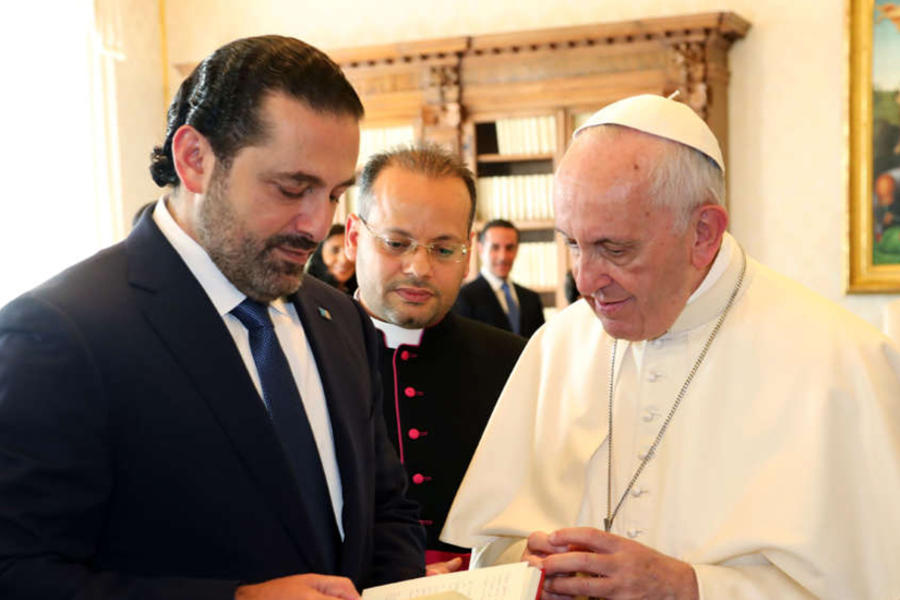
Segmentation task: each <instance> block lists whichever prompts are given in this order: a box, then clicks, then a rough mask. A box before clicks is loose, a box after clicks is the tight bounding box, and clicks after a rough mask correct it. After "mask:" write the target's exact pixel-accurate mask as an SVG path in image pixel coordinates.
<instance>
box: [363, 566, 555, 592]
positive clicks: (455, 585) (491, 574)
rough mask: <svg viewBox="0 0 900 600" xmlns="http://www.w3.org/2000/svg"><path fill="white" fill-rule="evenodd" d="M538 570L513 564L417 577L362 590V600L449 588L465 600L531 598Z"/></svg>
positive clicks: (536, 581)
mask: <svg viewBox="0 0 900 600" xmlns="http://www.w3.org/2000/svg"><path fill="white" fill-rule="evenodd" d="M540 579H541V572H540V570H538V569H536V568H534V567H531V566H529V565H528V563H524V562H521V563H513V564H508V565H500V566H496V567H486V568H484V569H475V570H473V571H462V572H459V573H448V574H446V575H434V576H432V577H420V578H418V579H410V580H408V581H400V582H397V583H391V584H388V585H381V586H378V587H374V588H369V589H367V590H363V594H362V597H363V600H415V599H419V598H422V597H423V596H431V595H434V594H438V593H440V592H447V591H453V592H457V593H458V594H462V595H463V596H464V597H466V598H468V600H533V599H534V597H535V596H536V595H537V586H538V584H539V583H540Z"/></svg>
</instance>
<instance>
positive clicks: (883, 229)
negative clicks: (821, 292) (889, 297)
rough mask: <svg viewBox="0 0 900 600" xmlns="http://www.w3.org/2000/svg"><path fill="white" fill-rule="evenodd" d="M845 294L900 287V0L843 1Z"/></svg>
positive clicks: (896, 289)
mask: <svg viewBox="0 0 900 600" xmlns="http://www.w3.org/2000/svg"><path fill="white" fill-rule="evenodd" d="M848 2H849V44H850V48H849V50H850V57H849V58H850V115H849V123H850V156H849V159H850V161H849V167H850V173H849V186H850V269H849V274H850V281H849V285H848V291H849V292H898V291H900V2H891V1H888V0H848Z"/></svg>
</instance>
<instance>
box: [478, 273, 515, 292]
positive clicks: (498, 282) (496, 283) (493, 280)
mask: <svg viewBox="0 0 900 600" xmlns="http://www.w3.org/2000/svg"><path fill="white" fill-rule="evenodd" d="M481 276H482V277H484V278H485V279H486V280H487V282H488V283H489V284H490V285H491V289H492V290H494V291H495V292H496V291H497V290H499V289H500V286H502V285H503V279H500V278H499V277H497V276H496V275H494V274H493V273H491V272H490V271H489V270H488V269H487V267H481ZM509 284H510V287H512V280H509Z"/></svg>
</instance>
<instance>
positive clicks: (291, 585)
mask: <svg viewBox="0 0 900 600" xmlns="http://www.w3.org/2000/svg"><path fill="white" fill-rule="evenodd" d="M270 599H271V600H358V599H359V593H357V591H356V588H355V587H354V586H353V582H352V581H350V580H349V579H347V578H346V577H333V576H331V575H316V574H315V573H306V574H305V575H291V576H289V577H279V578H278V579H270V580H269V581H264V582H262V583H256V584H253V585H242V586H240V587H238V588H237V590H235V593H234V600H270Z"/></svg>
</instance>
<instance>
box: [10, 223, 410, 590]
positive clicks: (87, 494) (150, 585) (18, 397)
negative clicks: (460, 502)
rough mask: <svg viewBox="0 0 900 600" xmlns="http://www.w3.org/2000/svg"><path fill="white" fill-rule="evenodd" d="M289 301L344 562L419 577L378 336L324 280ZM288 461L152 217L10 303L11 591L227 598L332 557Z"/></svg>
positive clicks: (369, 578) (370, 577)
mask: <svg viewBox="0 0 900 600" xmlns="http://www.w3.org/2000/svg"><path fill="white" fill-rule="evenodd" d="M292 300H293V302H294V305H295V306H296V308H297V312H298V314H299V316H300V319H301V321H302V322H303V326H304V330H305V333H306V336H307V337H308V339H309V341H310V345H311V347H312V350H313V354H314V356H315V359H316V364H317V365H318V369H319V373H320V376H321V379H322V385H323V387H324V390H325V397H326V399H327V405H328V411H329V414H330V417H331V423H332V428H333V434H334V444H335V450H336V453H337V461H338V465H339V468H340V473H341V482H342V485H343V495H344V509H343V527H344V532H345V536H346V538H345V541H344V544H343V547H342V550H341V557H340V564H339V566H338V568H337V570H336V574H339V575H344V576H347V577H349V578H351V579H352V580H353V581H354V582H355V583H356V585H357V586H358V587H360V588H362V587H367V586H370V585H374V584H379V583H385V582H388V581H393V580H398V579H403V578H408V577H413V576H418V575H420V574H422V573H423V564H424V559H423V533H422V529H421V526H420V525H419V522H418V514H417V510H416V508H415V505H414V504H412V503H411V502H410V501H409V500H407V499H406V498H405V496H404V488H405V475H404V472H403V468H402V467H401V465H400V463H399V461H398V459H397V457H396V455H395V453H394V450H393V448H391V446H390V443H389V442H388V440H387V437H386V434H385V426H384V422H383V418H382V409H381V383H380V379H379V376H378V363H377V358H378V341H377V338H376V336H375V331H374V329H373V328H372V326H371V323H370V321H369V319H368V317H367V316H366V315H365V314H364V313H363V312H362V311H361V310H360V309H359V308H358V307H357V305H356V304H355V303H353V302H352V301H351V300H350V299H349V298H348V297H347V296H346V295H344V294H342V293H340V292H337V291H335V290H333V289H331V288H329V287H328V286H326V285H324V284H322V283H320V282H318V281H315V280H312V279H308V280H306V281H304V284H303V286H302V287H301V289H300V291H299V292H298V293H297V294H296V295H295V296H294V297H293V298H292ZM320 308H321V309H324V311H322V310H320ZM328 316H330V318H327V317H328ZM291 473H292V472H291V469H290V467H289V466H288V462H287V459H286V457H285V455H284V453H283V451H282V449H281V446H280V444H279V442H278V440H277V439H276V437H275V431H274V429H273V426H272V424H271V422H270V420H269V418H268V415H267V412H266V409H265V407H264V405H263V404H262V403H261V401H260V399H259V395H258V393H257V391H256V388H255V387H254V386H253V383H252V380H251V379H250V376H249V375H248V373H247V371H246V368H245V367H244V364H243V362H242V361H241V358H240V355H239V353H238V351H237V348H236V347H235V344H234V341H233V339H232V338H231V336H230V335H229V333H228V331H227V329H226V327H225V325H224V324H223V323H222V320H221V318H220V317H219V315H218V314H217V313H216V311H215V309H214V308H213V305H212V303H211V302H210V300H209V299H208V297H207V296H206V294H205V292H204V291H203V289H202V288H201V286H200V284H199V283H198V282H197V281H196V279H195V278H194V277H193V275H192V274H191V273H190V271H189V270H188V268H187V266H186V265H185V264H184V262H183V261H182V260H181V258H180V257H179V256H178V254H177V253H176V252H175V251H174V249H173V248H172V247H171V245H170V244H169V243H168V241H167V240H166V239H165V238H164V236H163V235H162V233H161V232H160V231H159V229H158V228H157V227H156V225H155V223H154V222H153V221H152V219H151V218H150V215H149V214H146V215H144V217H143V219H142V220H141V222H140V223H139V225H138V226H137V228H136V229H135V231H134V232H133V233H132V234H131V236H130V237H129V238H128V239H127V240H126V241H124V242H123V243H121V244H118V245H116V246H113V247H111V248H109V249H107V250H104V251H102V252H100V253H99V254H97V255H95V256H94V257H92V258H90V259H88V260H87V261H85V262H83V263H81V264H79V265H76V266H74V267H72V268H71V269H69V270H67V271H65V272H63V273H62V274H60V275H59V276H57V277H55V278H54V279H52V280H50V281H49V282H47V283H46V284H44V285H42V286H40V287H39V288H37V289H35V290H33V291H31V292H29V293H27V294H25V295H23V296H21V297H20V298H18V299H16V300H14V301H13V302H11V303H10V304H9V305H7V306H6V307H5V308H4V309H3V310H2V312H0V597H2V598H8V599H18V598H23V599H24V598H35V599H37V598H40V599H42V600H49V599H54V598H141V599H145V598H146V599H156V598H159V599H163V598H165V599H168V600H172V599H180V598H185V599H187V598H191V599H204V598H216V599H218V598H222V599H226V598H227V599H229V600H230V599H231V598H232V597H233V593H234V588H235V587H236V586H237V585H238V583H239V582H258V581H263V580H267V579H271V578H274V577H280V576H284V575H290V574H296V573H304V572H315V573H323V572H326V569H325V567H324V565H325V562H324V559H323V557H322V556H321V555H320V554H319V552H318V549H317V548H315V547H311V545H310V543H309V541H308V539H307V532H308V531H309V530H310V528H311V523H310V520H309V516H308V514H307V512H306V511H305V508H304V502H305V499H304V496H303V486H302V484H298V483H297V482H296V481H295V480H294V478H293V477H292V474H291Z"/></svg>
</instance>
